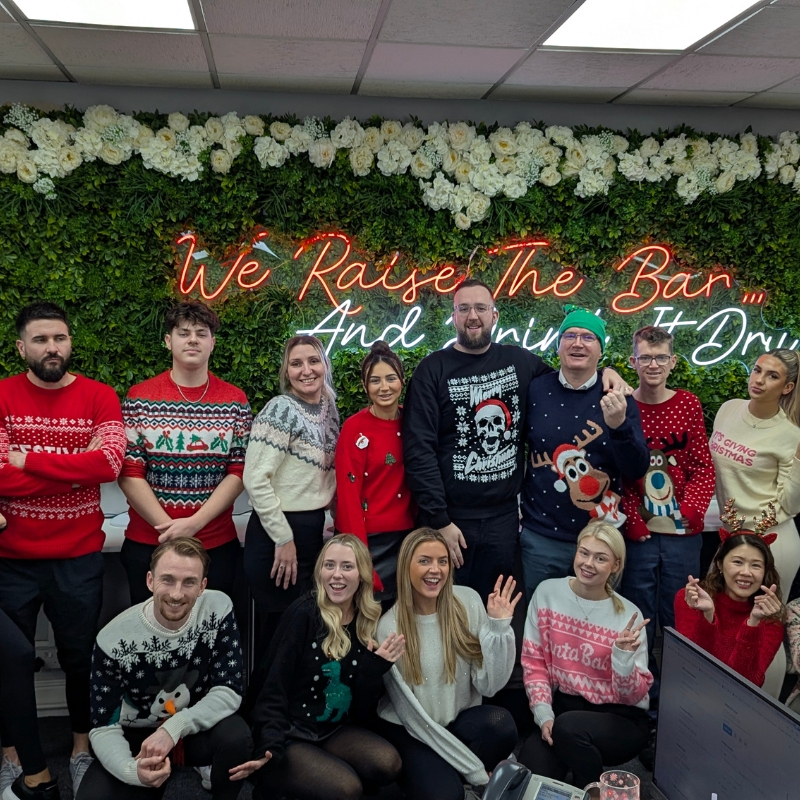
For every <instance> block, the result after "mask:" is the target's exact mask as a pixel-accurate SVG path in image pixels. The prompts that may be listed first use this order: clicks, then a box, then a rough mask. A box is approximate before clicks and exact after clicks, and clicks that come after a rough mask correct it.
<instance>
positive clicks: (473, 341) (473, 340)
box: [456, 325, 492, 350]
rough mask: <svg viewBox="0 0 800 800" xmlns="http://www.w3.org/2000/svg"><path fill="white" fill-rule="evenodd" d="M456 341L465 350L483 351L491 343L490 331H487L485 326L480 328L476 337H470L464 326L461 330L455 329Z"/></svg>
mask: <svg viewBox="0 0 800 800" xmlns="http://www.w3.org/2000/svg"><path fill="white" fill-rule="evenodd" d="M456 341H457V342H458V343H459V344H460V345H461V346H462V347H463V348H464V349H465V350H483V349H484V348H485V347H488V346H489V345H490V344H491V342H492V331H491V329H488V330H487V328H486V326H485V325H484V326H483V327H481V328H480V333H478V335H477V336H476V335H475V334H473V335H471V336H470V332H469V331H468V330H467V328H466V326H465V327H464V329H463V330H461V329H459V328H457V329H456Z"/></svg>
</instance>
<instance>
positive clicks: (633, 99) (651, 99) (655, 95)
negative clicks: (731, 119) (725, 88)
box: [615, 89, 750, 106]
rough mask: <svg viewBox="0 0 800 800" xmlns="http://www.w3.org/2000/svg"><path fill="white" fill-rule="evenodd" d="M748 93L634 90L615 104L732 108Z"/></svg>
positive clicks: (747, 95)
mask: <svg viewBox="0 0 800 800" xmlns="http://www.w3.org/2000/svg"><path fill="white" fill-rule="evenodd" d="M749 96H750V94H749V93H748V92H693V91H680V90H677V89H676V90H669V89H634V90H633V91H632V92H628V94H626V95H624V96H623V97H621V98H620V99H619V100H616V101H615V102H617V103H620V104H622V105H648V106H730V105H733V104H734V103H738V102H739V101H740V100H744V99H745V98H746V97H749Z"/></svg>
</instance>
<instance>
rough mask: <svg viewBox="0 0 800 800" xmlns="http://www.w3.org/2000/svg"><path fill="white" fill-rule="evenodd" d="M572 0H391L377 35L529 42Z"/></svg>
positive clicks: (503, 43) (526, 44) (391, 38)
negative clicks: (489, 0)
mask: <svg viewBox="0 0 800 800" xmlns="http://www.w3.org/2000/svg"><path fill="white" fill-rule="evenodd" d="M572 2H573V0H536V2H531V0H492V2H490V3H487V2H486V1H485V0H435V2H431V1H430V0H393V2H392V4H391V6H390V7H389V13H388V14H387V15H386V21H385V22H384V23H383V28H382V29H381V34H380V40H381V41H387V42H415V43H427V44H460V45H482V46H484V47H524V48H527V47H531V46H532V45H533V44H534V43H535V42H536V41H537V39H538V38H539V37H540V36H542V34H544V32H545V31H546V30H547V28H548V27H549V26H550V25H552V24H553V22H555V21H556V20H557V19H558V17H559V16H560V15H561V14H562V13H563V12H564V11H566V9H568V8H569V6H570V5H571V4H572Z"/></svg>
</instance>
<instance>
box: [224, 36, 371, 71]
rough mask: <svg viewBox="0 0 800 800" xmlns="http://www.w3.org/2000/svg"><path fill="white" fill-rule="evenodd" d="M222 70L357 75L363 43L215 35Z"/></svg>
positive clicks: (362, 53) (362, 52)
mask: <svg viewBox="0 0 800 800" xmlns="http://www.w3.org/2000/svg"><path fill="white" fill-rule="evenodd" d="M209 38H210V39H211V49H212V50H213V52H214V61H215V62H216V65H217V70H218V71H219V72H225V73H228V74H229V75H266V76H271V77H274V76H278V77H287V78H290V77H296V78H309V77H315V76H319V77H325V78H345V77H347V78H350V79H351V80H352V79H353V78H355V76H356V73H357V72H358V67H359V66H360V64H361V58H362V57H363V55H364V47H365V45H364V43H363V42H325V41H315V42H310V41H290V40H285V39H255V38H250V37H248V36H221V35H212V36H210V37H209Z"/></svg>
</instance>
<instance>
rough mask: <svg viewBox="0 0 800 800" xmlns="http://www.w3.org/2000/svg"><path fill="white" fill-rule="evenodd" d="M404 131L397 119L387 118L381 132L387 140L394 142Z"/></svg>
mask: <svg viewBox="0 0 800 800" xmlns="http://www.w3.org/2000/svg"><path fill="white" fill-rule="evenodd" d="M402 132H403V126H402V125H401V124H400V123H399V122H398V121H397V120H396V119H387V120H386V121H385V122H384V123H383V124H382V125H381V133H382V134H383V138H384V141H386V142H393V141H394V140H395V139H399V138H400V134H401V133H402Z"/></svg>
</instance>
